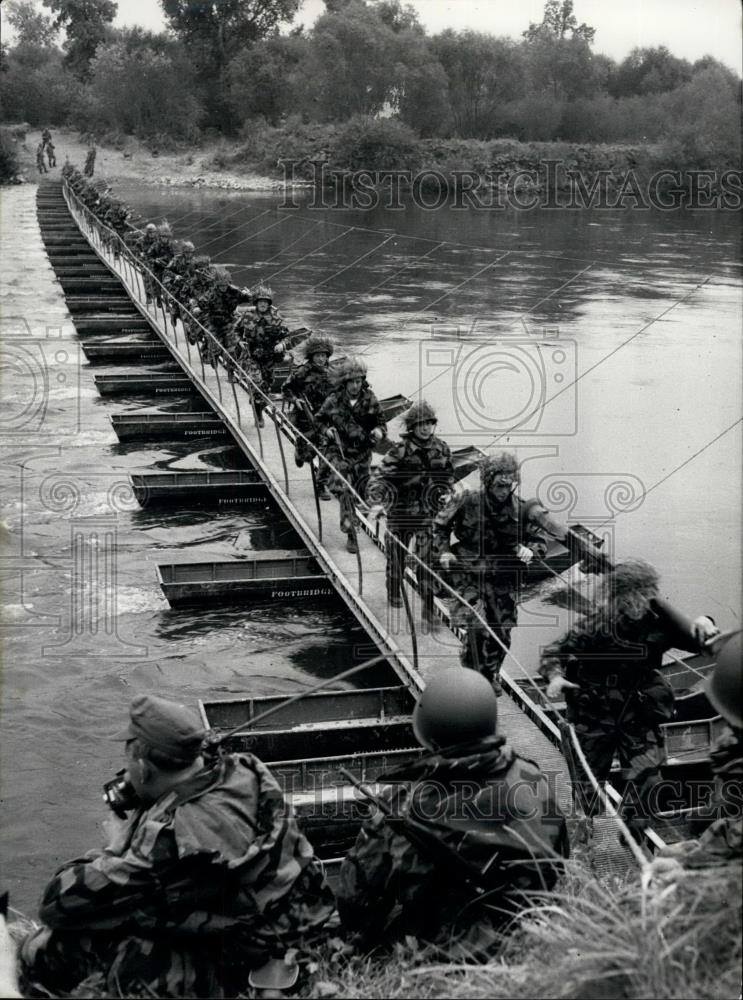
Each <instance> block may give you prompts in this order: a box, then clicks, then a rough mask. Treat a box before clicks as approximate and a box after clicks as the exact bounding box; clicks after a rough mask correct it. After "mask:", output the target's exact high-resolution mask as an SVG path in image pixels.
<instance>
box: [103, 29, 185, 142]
mask: <svg viewBox="0 0 743 1000" xmlns="http://www.w3.org/2000/svg"><path fill="white" fill-rule="evenodd" d="M156 37H157V36H155V38H156ZM142 41H143V39H142V37H141V36H137V34H136V33H135V34H134V37H131V36H129V37H128V38H124V39H123V40H122V39H120V40H118V41H115V42H113V43H110V44H106V45H101V46H100V47H99V49H98V52H97V53H96V55H95V58H94V59H93V61H92V63H91V73H92V79H91V81H90V84H89V98H90V110H89V114H90V115H91V116H92V117H93V118H94V119H95V120H94V121H92V122H90V124H91V125H93V126H94V127H97V128H110V129H114V130H116V131H123V132H127V133H131V134H134V135H138V136H142V137H147V136H154V135H159V134H161V133H166V134H168V135H172V136H174V137H175V138H179V139H189V138H192V137H193V134H194V131H195V129H196V123H197V119H198V116H199V113H200V107H199V104H198V102H197V100H196V97H195V96H194V91H195V86H194V81H193V72H192V69H191V67H190V66H189V64H188V62H187V59H186V58H185V57H184V54H183V53H182V52H178V51H177V49H174V51H173V52H172V53H168V52H166V51H163V50H162V46H161V45H157V44H155V45H154V46H153V45H148V44H142ZM158 48H159V49H160V51H158Z"/></svg>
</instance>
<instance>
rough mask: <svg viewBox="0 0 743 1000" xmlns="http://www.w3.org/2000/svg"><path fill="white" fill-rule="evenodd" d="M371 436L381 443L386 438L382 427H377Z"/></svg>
mask: <svg viewBox="0 0 743 1000" xmlns="http://www.w3.org/2000/svg"><path fill="white" fill-rule="evenodd" d="M371 436H372V437H373V438H374V440H375V441H381V440H382V438H383V437H384V431H383V430H382V428H381V427H375V428H374V430H373V431H372V432H371Z"/></svg>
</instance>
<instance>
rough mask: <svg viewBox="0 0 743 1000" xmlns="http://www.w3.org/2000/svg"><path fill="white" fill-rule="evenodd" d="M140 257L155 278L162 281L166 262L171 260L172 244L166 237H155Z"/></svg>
mask: <svg viewBox="0 0 743 1000" xmlns="http://www.w3.org/2000/svg"><path fill="white" fill-rule="evenodd" d="M142 256H143V257H144V258H145V263H146V264H147V266H148V267H149V269H150V270H151V271H152V273H153V274H154V275H155V277H156V278H157V279H158V280H159V281H162V279H163V275H164V273H165V268H166V267H167V266H168V261H170V260H172V259H173V244H172V242H171V240H170V239H169V238H168V237H167V236H156V237H155V239H154V240H152V242H151V243H150V245H149V247H147V249H146V250H145V251H144V253H143V255H142Z"/></svg>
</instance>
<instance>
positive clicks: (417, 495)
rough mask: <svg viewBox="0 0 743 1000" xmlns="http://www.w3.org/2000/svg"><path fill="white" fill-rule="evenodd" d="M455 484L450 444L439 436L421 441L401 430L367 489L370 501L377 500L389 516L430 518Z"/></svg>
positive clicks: (394, 517)
mask: <svg viewBox="0 0 743 1000" xmlns="http://www.w3.org/2000/svg"><path fill="white" fill-rule="evenodd" d="M453 485H454V466H453V465H452V460H451V451H450V450H449V446H448V445H447V444H446V443H445V442H444V441H442V440H441V438H438V437H435V436H434V437H431V438H429V440H428V441H421V440H420V439H419V438H417V437H416V436H415V435H414V434H403V435H402V440H401V441H399V442H398V443H397V444H395V445H393V446H392V448H391V449H390V450H389V451H388V452H387V454H386V455H385V456H384V459H383V460H382V464H381V465H380V466H379V468H378V469H377V470H376V472H375V474H374V476H373V478H372V481H371V483H370V484H369V489H368V498H369V500H370V501H371V502H372V503H380V504H382V505H383V506H384V507H385V509H386V510H387V514H388V518H389V520H390V521H394V520H395V519H397V518H403V519H406V520H407V519H411V520H420V519H423V520H425V521H426V522H430V521H431V520H432V519H433V518H434V517H435V516H436V515H437V514H438V512H439V511H440V510H441V505H442V501H443V500H444V499H445V498H446V497H447V496H448V494H449V493H450V492H451V488H452V487H453Z"/></svg>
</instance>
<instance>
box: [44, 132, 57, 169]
mask: <svg viewBox="0 0 743 1000" xmlns="http://www.w3.org/2000/svg"><path fill="white" fill-rule="evenodd" d="M47 135H49V133H48V132H47ZM46 157H47V159H48V160H49V166H50V167H56V166H57V157H56V156H55V155H54V143H53V142H52V137H51V135H49V138H48V139H47V140H46Z"/></svg>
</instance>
